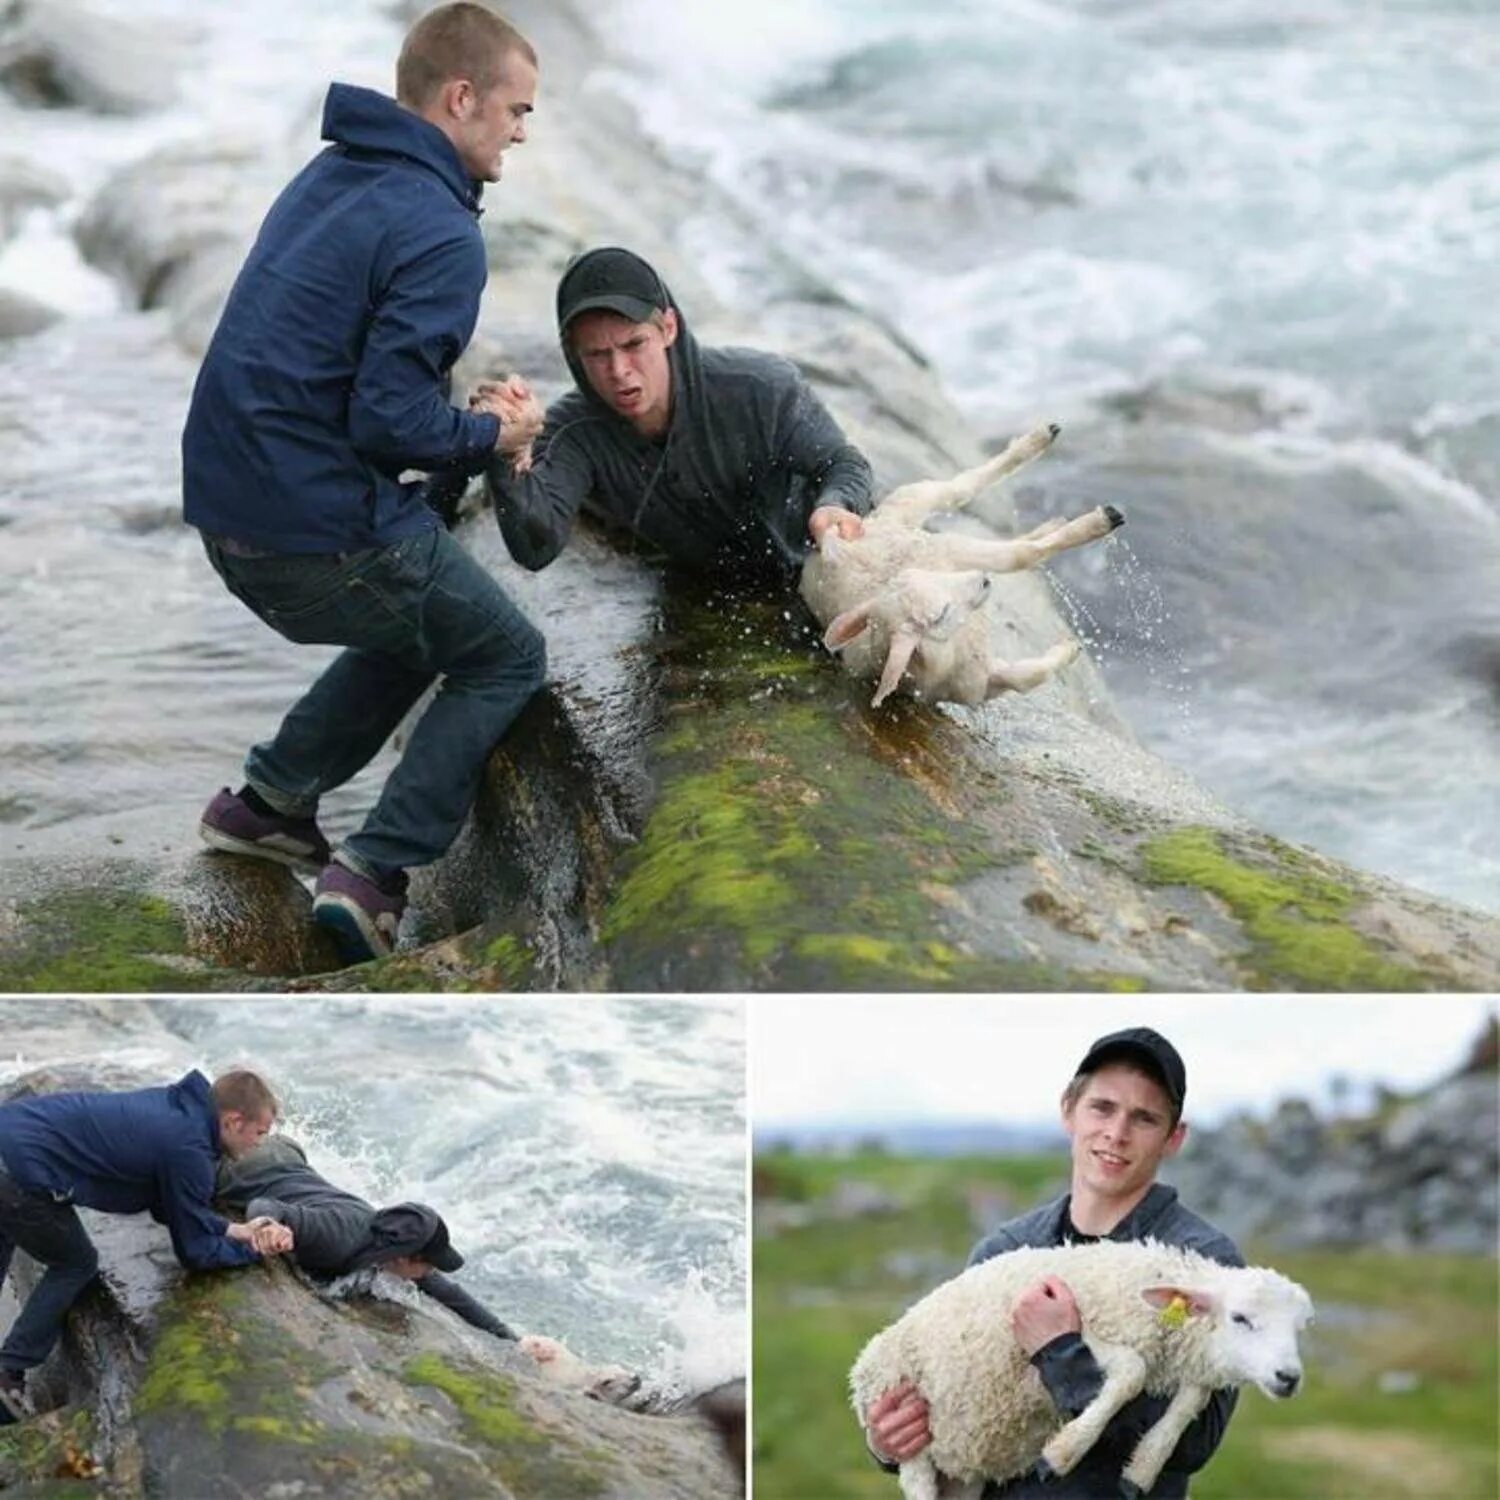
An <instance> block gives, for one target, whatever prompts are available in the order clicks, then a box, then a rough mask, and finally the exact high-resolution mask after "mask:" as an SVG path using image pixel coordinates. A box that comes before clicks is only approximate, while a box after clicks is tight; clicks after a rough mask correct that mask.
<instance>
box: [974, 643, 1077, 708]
mask: <svg viewBox="0 0 1500 1500" xmlns="http://www.w3.org/2000/svg"><path fill="white" fill-rule="evenodd" d="M1078 649H1079V648H1078V642H1077V641H1059V642H1058V643H1057V645H1055V646H1054V647H1053V648H1052V649H1051V650H1050V651H1045V652H1043V653H1042V655H1041V656H1033V657H1029V658H1028V659H1027V660H1026V661H992V662H991V663H990V682H989V687H988V688H987V689H986V690H985V694H984V696H985V697H986V698H998V697H999V696H1000V694H1001V693H1029V692H1030V691H1031V690H1032V688H1036V687H1040V686H1041V685H1042V684H1043V683H1044V682H1046V681H1047V679H1048V678H1049V677H1052V676H1054V675H1055V674H1056V673H1058V672H1060V671H1062V669H1063V668H1064V667H1065V666H1067V665H1068V663H1069V662H1071V661H1073V660H1074V659H1075V658H1076V657H1077V655H1078Z"/></svg>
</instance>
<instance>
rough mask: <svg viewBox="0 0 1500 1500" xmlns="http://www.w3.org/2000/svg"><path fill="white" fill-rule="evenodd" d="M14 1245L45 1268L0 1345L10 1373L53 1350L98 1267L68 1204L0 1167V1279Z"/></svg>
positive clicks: (0, 1359)
mask: <svg viewBox="0 0 1500 1500" xmlns="http://www.w3.org/2000/svg"><path fill="white" fill-rule="evenodd" d="M17 1249H21V1250H24V1251H25V1252H26V1253H27V1254H28V1255H29V1256H30V1257H31V1258H32V1259H33V1260H34V1261H36V1262H37V1264H38V1265H42V1266H45V1267H46V1271H45V1272H44V1274H43V1275H42V1279H41V1280H40V1281H38V1282H37V1284H36V1286H35V1287H34V1288H33V1289H32V1293H31V1295H30V1296H29V1297H28V1298H27V1299H26V1305H25V1306H24V1307H23V1308H22V1309H21V1315H20V1317H18V1318H17V1319H16V1321H15V1325H14V1326H13V1327H12V1328H11V1330H10V1332H9V1333H8V1334H7V1335H6V1338H5V1343H4V1345H0V1369H4V1370H6V1371H8V1372H10V1373H11V1374H13V1375H19V1374H20V1373H21V1372H22V1371H23V1370H30V1369H32V1368H34V1367H35V1366H36V1365H39V1364H41V1362H42V1361H43V1360H44V1359H46V1357H47V1356H48V1355H49V1354H50V1353H51V1352H52V1346H53V1345H54V1344H55V1343H56V1342H57V1340H58V1337H59V1336H60V1335H61V1333H62V1330H63V1320H64V1318H66V1317H67V1315H68V1309H69V1308H70V1307H72V1305H73V1304H74V1302H76V1301H77V1300H78V1294H79V1293H80V1292H81V1291H82V1290H83V1289H84V1287H86V1286H87V1285H88V1284H89V1282H91V1281H92V1280H93V1279H94V1273H95V1272H96V1271H97V1270H98V1269H99V1256H98V1253H97V1252H96V1251H95V1249H94V1244H93V1241H92V1240H90V1239H89V1237H88V1234H87V1233H86V1232H85V1230H84V1227H83V1224H82V1223H81V1222H80V1220H79V1218H78V1211H77V1210H76V1209H75V1208H74V1207H73V1205H72V1204H71V1203H59V1202H58V1201H57V1200H56V1199H55V1198H54V1197H53V1196H52V1194H51V1193H42V1192H35V1191H33V1190H32V1189H31V1188H23V1187H22V1186H21V1185H20V1184H19V1183H17V1182H16V1181H14V1180H13V1179H12V1177H11V1176H10V1174H9V1173H8V1172H7V1171H6V1170H5V1168H4V1167H3V1166H0V1284H3V1283H4V1281H5V1277H6V1274H7V1272H9V1270H10V1258H11V1256H12V1255H13V1254H14V1253H15V1251H16V1250H17Z"/></svg>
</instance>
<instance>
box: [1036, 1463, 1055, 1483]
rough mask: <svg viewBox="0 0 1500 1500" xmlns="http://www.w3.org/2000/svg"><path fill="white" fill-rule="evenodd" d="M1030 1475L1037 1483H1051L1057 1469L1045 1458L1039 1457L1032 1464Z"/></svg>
mask: <svg viewBox="0 0 1500 1500" xmlns="http://www.w3.org/2000/svg"><path fill="white" fill-rule="evenodd" d="M1031 1477H1032V1478H1033V1479H1034V1480H1036V1482H1037V1483H1038V1484H1051V1483H1052V1481H1053V1480H1054V1479H1056V1478H1057V1470H1056V1469H1054V1468H1053V1467H1052V1465H1051V1464H1049V1463H1048V1462H1047V1460H1046V1459H1045V1458H1039V1459H1037V1461H1036V1463H1035V1464H1034V1465H1033V1466H1032V1469H1031Z"/></svg>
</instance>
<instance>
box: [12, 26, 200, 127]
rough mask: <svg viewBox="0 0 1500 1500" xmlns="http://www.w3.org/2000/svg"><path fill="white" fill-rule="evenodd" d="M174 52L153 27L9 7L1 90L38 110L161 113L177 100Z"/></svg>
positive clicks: (167, 40)
mask: <svg viewBox="0 0 1500 1500" xmlns="http://www.w3.org/2000/svg"><path fill="white" fill-rule="evenodd" d="M176 50H177V49H176V47H175V46H174V45H173V42H172V40H171V38H169V37H164V36H163V35H162V32H161V29H160V28H159V27H146V26H136V25H132V24H130V23H129V22H126V21H121V20H120V19H118V18H117V17H116V16H115V15H113V14H104V13H103V12H100V11H97V10H94V9H93V8H92V7H90V6H86V5H79V4H77V3H75V0H45V3H41V0H12V3H11V4H10V5H9V7H8V8H7V9H6V11H5V12H3V13H0V85H3V86H4V87H5V88H6V89H8V90H9V91H10V92H11V93H12V94H13V95H14V96H15V97H16V98H17V99H18V100H19V101H20V102H21V103H23V104H28V105H33V106H36V107H39V108H64V107H69V106H75V107H78V108H82V109H91V110H95V111H97V112H99V113H100V114H120V115H134V114H144V113H145V112H146V111H148V110H153V109H159V108H161V106H162V105H164V104H166V103H169V102H170V100H171V99H172V97H173V95H174V93H175V92H176V82H175V75H176V70H177V66H178V63H177V61H176V60H175V59H176Z"/></svg>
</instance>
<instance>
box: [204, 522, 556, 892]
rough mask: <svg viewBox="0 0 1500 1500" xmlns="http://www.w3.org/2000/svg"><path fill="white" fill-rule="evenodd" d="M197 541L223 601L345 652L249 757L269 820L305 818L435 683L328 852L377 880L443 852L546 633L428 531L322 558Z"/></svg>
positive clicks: (540, 672)
mask: <svg viewBox="0 0 1500 1500" xmlns="http://www.w3.org/2000/svg"><path fill="white" fill-rule="evenodd" d="M204 545H205V547H206V549H207V552H208V558H209V561H210V562H211V563H212V564H213V566H214V569H215V570H216V571H217V572H218V574H219V576H220V577H221V578H222V579H223V580H224V582H225V584H226V585H227V586H228V588H229V590H230V592H231V593H233V594H234V595H235V596H236V597H237V598H239V599H240V600H242V601H243V602H244V603H245V604H247V605H248V606H249V607H250V608H251V609H252V610H254V612H255V613H256V614H257V615H259V616H260V618H261V619H262V620H264V621H265V622H266V624H268V625H269V626H270V627H271V628H272V629H273V630H275V631H277V632H279V633H280V634H281V635H284V636H285V637H286V638H287V639H288V640H291V641H297V642H300V643H302V644H308V645H311V644H320V645H338V646H345V647H347V648H348V649H347V650H345V651H344V652H343V653H342V654H341V655H340V656H339V657H337V658H336V659H335V660H334V662H333V663H332V665H330V666H329V667H328V669H327V670H326V671H325V672H324V673H323V675H322V676H321V677H320V678H318V680H317V681H316V682H315V683H314V684H313V685H312V687H311V688H310V689H309V690H308V692H307V693H306V695H305V696H304V697H303V698H301V699H300V700H299V701H298V702H297V703H296V704H295V705H294V706H293V707H292V709H291V711H290V712H289V713H288V714H287V716H286V718H285V719H284V720H283V722H282V725H281V728H280V729H279V730H278V731H277V733H276V737H275V738H274V739H273V740H271V741H269V742H268V743H266V744H261V745H256V746H255V748H254V749H252V750H251V751H250V754H249V756H248V757H247V758H246V761H245V780H246V781H247V782H248V783H249V785H250V786H252V787H253V788H254V789H255V790H256V791H257V792H258V793H259V794H260V795H261V796H262V797H264V798H265V800H266V801H267V802H268V803H270V805H271V806H272V807H274V808H276V809H277V810H278V811H279V812H283V813H286V814H288V815H289V816H292V817H304V816H311V815H312V814H313V813H314V812H315V811H316V809H317V804H318V799H319V798H320V797H321V796H322V795H323V793H324V792H327V791H331V790H332V789H333V788H334V787H336V786H341V785H343V783H344V782H346V781H348V780H349V778H350V777H351V776H353V775H355V773H356V772H358V771H360V770H362V769H363V768H364V767H365V766H366V765H368V764H369V762H370V761H371V760H373V759H374V757H375V755H376V754H377V752H378V751H379V750H380V748H381V746H382V745H384V744H385V742H386V741H387V740H388V739H389V738H390V736H391V734H392V733H393V732H394V731H395V729H396V726H397V725H398V724H399V723H400V722H401V720H402V718H403V717H404V716H405V714H406V713H407V711H408V710H409V709H410V708H411V707H412V705H413V704H414V703H416V702H417V700H418V699H419V698H420V697H421V696H422V694H423V693H424V692H425V691H426V690H427V688H428V687H429V686H430V685H431V684H432V682H433V681H434V680H435V679H437V678H439V677H441V678H442V686H441V687H440V688H439V690H438V692H437V694H436V696H435V697H434V698H433V700H432V702H431V703H430V704H428V706H427V708H426V710H425V712H424V713H423V714H422V717H421V718H420V720H418V722H417V725H416V728H415V729H414V730H413V732H412V735H411V738H410V740H409V741H408V743H407V745H406V748H405V750H404V751H403V752H402V756H401V760H400V762H399V764H398V765H397V766H396V769H395V770H394V771H392V772H391V774H390V777H389V778H388V779H387V781H386V784H385V787H384V789H383V791H382V792H381V794H380V799H379V801H378V802H377V803H376V805H375V808H374V810H373V811H372V812H371V813H370V815H369V817H368V818H366V820H365V823H364V826H363V827H362V828H361V829H360V830H359V832H358V833H356V834H355V835H354V836H353V837H352V838H350V839H348V840H346V841H345V843H344V844H343V846H342V848H341V849H340V851H339V852H340V857H341V858H344V859H345V860H346V862H347V863H348V864H350V865H351V867H353V868H354V869H356V870H358V871H359V872H360V873H362V874H365V875H368V876H371V877H373V878H375V879H377V880H378V879H381V878H382V877H384V876H386V875H387V874H388V873H389V872H391V871H394V870H405V869H407V868H409V867H410V866H412V865H425V864H428V863H430V862H431V861H432V860H434V859H436V858H438V856H439V855H441V854H442V853H443V852H444V850H446V849H447V847H448V846H449V844H451V843H452V842H453V840H454V838H455V837H457V835H458V831H459V829H460V828H461V827H462V826H463V821H464V819H465V817H466V816H467V815H468V812H469V808H470V807H471V806H472V805H473V802H474V797H475V795H476V793H477V792H478V790H479V778H480V775H481V774H482V772H483V769H484V764H485V761H486V759H487V758H488V756H489V753H490V751H491V749H492V748H493V747H494V745H495V742H496V741H497V740H499V738H500V737H501V736H502V735H503V734H504V733H505V731H506V729H507V728H509V726H510V723H511V721H512V720H513V719H514V718H515V717H516V715H517V714H518V713H519V712H520V711H521V709H522V708H523V707H524V705H525V703H526V700H527V699H528V698H530V697H531V695H532V694H533V693H534V692H535V691H536V690H537V689H538V688H539V687H540V686H541V685H542V681H543V679H544V677H545V675H546V668H547V656H546V647H545V644H544V642H543V640H542V637H541V634H540V633H539V632H538V631H537V630H536V629H535V627H534V626H532V624H531V623H530V622H529V621H528V620H527V619H526V617H525V615H523V614H522V613H521V611H520V610H519V609H517V608H516V606H515V605H514V604H512V603H511V601H510V600H509V599H508V598H507V597H506V595H505V592H504V590H503V589H501V587H500V585H499V584H498V583H497V582H496V581H495V580H494V578H492V577H491V576H490V574H489V573H488V571H486V569H485V568H484V567H483V566H482V565H481V564H480V563H479V562H477V561H476V560H475V559H474V558H473V557H471V556H470V555H469V554H468V553H467V552H465V551H464V549H463V548H462V547H461V546H459V544H458V543H457V542H455V541H454V540H453V538H452V537H451V536H449V535H448V533H447V532H446V531H443V530H441V529H438V528H434V529H433V530H431V531H424V532H422V533H420V534H419V535H417V536H412V537H406V538H404V539H403V540H401V541H399V542H396V543H394V544H393V545H392V546H389V547H380V548H373V549H371V550H369V551H363V552H345V553H337V554H330V555H317V556H305V555H295V556H293V555H280V556H269V557H241V556H232V555H230V554H229V553H228V552H226V551H225V550H224V548H222V547H221V546H219V545H218V544H217V543H215V542H214V541H213V540H212V539H210V538H207V537H205V538H204Z"/></svg>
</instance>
